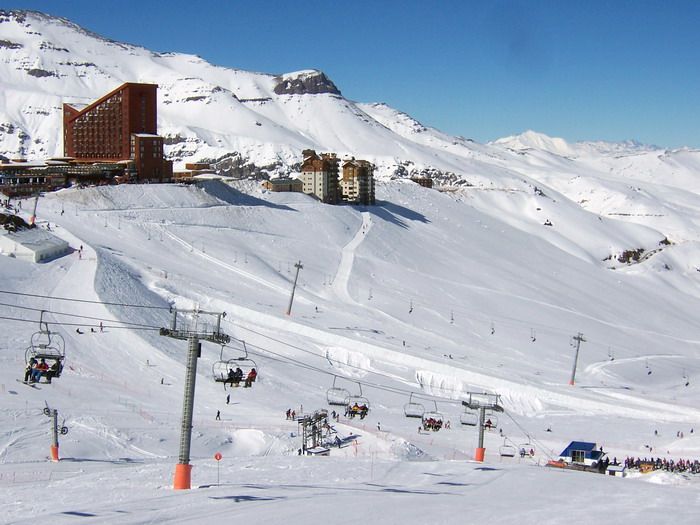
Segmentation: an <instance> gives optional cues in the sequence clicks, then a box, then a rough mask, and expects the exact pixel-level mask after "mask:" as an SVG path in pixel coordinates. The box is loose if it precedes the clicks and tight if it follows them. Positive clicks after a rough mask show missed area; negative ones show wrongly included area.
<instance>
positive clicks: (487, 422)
mask: <svg viewBox="0 0 700 525" xmlns="http://www.w3.org/2000/svg"><path fill="white" fill-rule="evenodd" d="M484 415H485V419H484V428H485V429H486V430H496V429H497V428H498V416H497V415H496V414H494V413H493V412H486V414H484Z"/></svg>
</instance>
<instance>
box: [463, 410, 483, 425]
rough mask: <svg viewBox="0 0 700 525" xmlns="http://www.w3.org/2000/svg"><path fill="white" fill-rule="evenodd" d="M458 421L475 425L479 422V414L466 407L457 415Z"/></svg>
mask: <svg viewBox="0 0 700 525" xmlns="http://www.w3.org/2000/svg"><path fill="white" fill-rule="evenodd" d="M459 422H460V423H461V424H462V425H466V426H468V427H475V426H476V425H478V424H479V414H477V413H476V412H474V411H473V410H469V409H468V408H467V409H465V410H464V412H463V413H461V414H460V415H459Z"/></svg>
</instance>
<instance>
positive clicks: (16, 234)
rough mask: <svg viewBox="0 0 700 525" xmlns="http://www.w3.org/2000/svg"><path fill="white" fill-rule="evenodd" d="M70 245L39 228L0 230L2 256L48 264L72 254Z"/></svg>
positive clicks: (0, 252)
mask: <svg viewBox="0 0 700 525" xmlns="http://www.w3.org/2000/svg"><path fill="white" fill-rule="evenodd" d="M71 251H72V249H71V247H70V245H69V244H68V243H67V242H66V241H64V240H63V239H59V238H58V237H56V236H55V235H53V234H52V233H51V232H48V231H46V230H42V229H39V228H31V229H20V230H17V231H13V232H11V231H7V230H4V229H0V254H2V255H5V256H8V257H15V258H17V259H22V260H26V261H31V262H35V263H38V262H48V261H50V260H52V259H56V258H58V257H63V256H64V255H68V254H69V253H71Z"/></svg>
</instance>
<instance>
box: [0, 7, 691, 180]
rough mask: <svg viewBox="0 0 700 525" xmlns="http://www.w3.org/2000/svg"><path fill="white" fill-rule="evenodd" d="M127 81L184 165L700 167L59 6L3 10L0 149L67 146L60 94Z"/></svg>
mask: <svg viewBox="0 0 700 525" xmlns="http://www.w3.org/2000/svg"><path fill="white" fill-rule="evenodd" d="M127 81H132V82H152V83H157V84H158V85H159V86H160V87H159V92H158V97H159V108H158V110H159V132H160V134H161V135H163V136H164V137H165V138H166V145H167V146H166V153H167V155H168V157H169V158H171V159H172V160H173V161H174V162H175V166H176V168H177V167H178V166H182V165H183V164H184V163H185V162H188V161H215V162H217V167H218V168H219V169H220V170H221V171H222V172H225V173H228V174H231V175H235V176H240V177H247V176H251V175H256V176H257V175H261V174H262V175H271V176H275V175H284V174H288V173H290V172H294V171H295V170H296V169H297V168H298V165H299V163H300V161H301V151H302V150H303V149H306V148H313V149H316V150H319V151H333V152H336V153H338V154H339V155H340V156H354V157H357V158H364V159H367V160H370V161H372V162H374V163H375V164H376V165H377V175H378V177H379V178H388V177H405V176H411V175H430V176H433V177H435V178H436V179H438V182H442V183H449V184H453V185H462V186H469V185H472V186H479V185H487V186H488V185H496V186H509V187H510V186H513V185H514V184H515V185H517V184H518V183H514V182H513V181H514V180H516V181H520V182H522V179H523V175H524V176H525V177H526V178H528V179H529V178H538V176H539V175H538V174H541V172H543V171H544V172H546V173H548V174H550V175H551V172H552V170H554V171H555V172H560V173H561V175H562V176H567V175H569V174H570V175H576V174H579V175H582V174H586V175H591V174H595V173H598V174H601V175H609V174H611V173H613V174H617V175H621V176H623V177H633V178H637V177H643V178H646V179H651V178H654V179H662V180H664V181H665V183H668V182H669V181H677V183H678V184H683V185H684V184H686V182H687V180H688V179H692V184H693V185H696V183H695V181H694V179H695V177H694V175H695V174H696V173H697V172H698V168H699V167H700V152H698V151H693V150H688V149H681V150H675V151H667V150H664V149H661V148H658V147H654V146H645V145H641V144H638V143H635V142H624V143H607V142H585V143H575V144H569V143H567V142H565V141H564V140H562V139H557V138H551V137H547V136H545V135H541V134H538V133H534V132H532V131H528V132H525V133H523V134H521V135H517V136H513V137H507V138H504V139H500V140H497V141H495V142H492V143H489V144H479V143H476V142H474V141H472V140H469V139H465V138H462V137H455V136H451V135H448V134H446V133H442V132H440V131H439V130H437V129H434V128H430V127H426V126H424V125H422V124H421V123H420V122H418V121H416V120H415V119H413V118H411V117H410V116H409V115H407V114H405V113H402V112H401V111H398V110H396V109H393V108H391V107H389V106H387V105H385V104H369V103H358V102H353V101H350V100H347V99H346V98H344V97H343V96H342V94H341V90H340V89H339V88H338V87H337V86H336V85H335V84H334V83H333V82H332V80H331V79H329V78H328V77H327V76H326V75H325V74H324V73H323V72H321V71H316V70H305V71H297V72H293V73H286V74H282V75H273V74H265V73H255V72H248V71H243V70H239V69H230V68H224V67H218V66H215V65H212V64H209V63H208V62H206V61H205V60H203V59H201V58H199V57H196V56H192V55H185V54H179V53H157V52H153V51H149V50H148V49H145V48H143V47H138V46H134V45H130V44H124V43H121V42H116V41H113V40H109V39H106V38H103V37H101V36H99V35H96V34H94V33H92V32H90V31H87V30H85V29H83V28H81V27H80V26H78V25H76V24H74V23H72V22H70V21H69V20H66V19H63V18H56V17H51V16H48V15H45V14H42V13H38V12H33V11H6V10H0V86H2V90H1V91H0V155H3V156H5V157H8V158H16V157H25V158H29V159H36V158H39V159H40V158H46V157H50V156H60V155H62V153H63V151H62V138H61V129H62V120H61V119H62V109H61V108H62V104H63V103H64V102H71V103H86V102H90V101H92V100H94V99H96V98H97V97H99V96H101V95H103V94H105V93H107V92H109V91H110V90H112V89H114V88H115V87H117V86H118V85H120V84H121V83H123V82H127ZM547 178H549V175H548V176H547ZM508 181H510V182H508ZM540 182H542V181H540ZM526 184H527V185H529V186H530V187H532V186H534V185H535V182H533V181H530V180H528V181H527V182H526Z"/></svg>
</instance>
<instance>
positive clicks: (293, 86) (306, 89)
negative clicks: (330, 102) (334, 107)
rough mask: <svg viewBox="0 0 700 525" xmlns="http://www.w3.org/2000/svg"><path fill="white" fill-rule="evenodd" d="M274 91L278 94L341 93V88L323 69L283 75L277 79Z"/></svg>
mask: <svg viewBox="0 0 700 525" xmlns="http://www.w3.org/2000/svg"><path fill="white" fill-rule="evenodd" d="M275 80H277V85H276V86H275V87H274V92H275V93H277V94H278V95H318V94H319V93H331V94H333V95H340V94H341V93H340V90H339V89H338V88H337V87H336V86H335V84H334V83H333V82H332V81H331V79H330V78H328V77H327V76H326V74H325V73H324V72H322V71H301V72H299V73H290V74H288V75H282V76H281V77H278V78H277V79H275Z"/></svg>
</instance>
